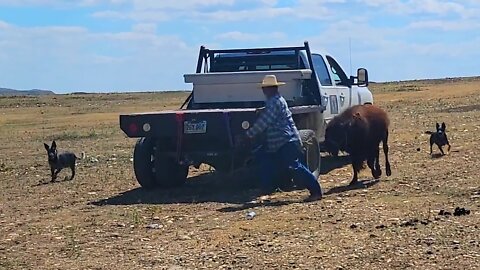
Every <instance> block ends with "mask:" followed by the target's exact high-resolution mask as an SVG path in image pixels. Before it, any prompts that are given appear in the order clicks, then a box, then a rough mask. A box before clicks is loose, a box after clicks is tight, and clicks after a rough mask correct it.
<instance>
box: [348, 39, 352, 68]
mask: <svg viewBox="0 0 480 270" xmlns="http://www.w3.org/2000/svg"><path fill="white" fill-rule="evenodd" d="M348 50H349V55H350V76H352V39H351V38H350V37H348Z"/></svg>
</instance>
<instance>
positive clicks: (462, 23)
mask: <svg viewBox="0 0 480 270" xmlns="http://www.w3.org/2000/svg"><path fill="white" fill-rule="evenodd" d="M408 27H409V28H411V29H439V30H443V31H465V30H475V29H480V23H479V22H477V21H470V20H457V21H445V20H429V21H416V22H412V23H410V24H409V25H408Z"/></svg>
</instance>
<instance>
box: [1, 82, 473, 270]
mask: <svg viewBox="0 0 480 270" xmlns="http://www.w3.org/2000/svg"><path fill="white" fill-rule="evenodd" d="M372 88H373V90H374V91H375V101H376V103H377V104H378V105H379V106H381V107H382V108H384V109H386V110H387V111H388V113H389V115H390V118H391V122H392V126H391V137H390V153H391V163H392V166H393V176H391V177H384V176H382V178H381V180H380V181H377V182H375V181H372V178H371V176H370V175H369V174H368V172H367V171H364V172H363V174H362V177H361V179H362V180H363V181H364V182H365V183H364V184H365V185H363V186H357V187H355V188H353V189H352V188H348V187H346V185H348V182H349V181H350V179H351V168H350V166H348V165H345V162H344V161H345V158H344V157H343V158H342V157H340V158H339V159H337V160H332V159H331V158H328V157H325V158H324V160H323V162H324V165H325V168H327V167H328V168H327V169H324V171H325V172H324V174H323V175H322V176H321V179H320V181H321V184H322V186H323V188H324V190H325V192H326V195H325V198H324V199H323V200H322V201H318V202H313V203H303V202H302V199H303V198H304V197H305V196H307V192H306V191H292V192H284V193H277V194H275V195H273V196H271V197H270V198H269V199H268V200H266V201H258V199H257V198H255V196H254V193H253V192H252V190H251V188H250V187H251V184H249V183H248V179H242V177H228V176H224V175H218V174H215V173H213V174H211V173H209V168H208V167H204V168H201V169H200V170H191V172H190V179H189V181H188V182H187V184H186V185H185V186H183V187H181V188H177V189H173V190H168V191H167V190H165V191H161V190H160V191H152V192H147V191H143V190H142V189H140V188H139V185H138V184H137V183H136V180H135V179H134V175H133V170H132V162H131V158H132V150H133V145H134V142H135V141H134V140H132V139H128V138H125V136H124V135H123V134H122V132H121V131H120V129H119V127H118V114H119V113H120V112H126V113H128V112H140V111H150V110H152V111H154V110H163V109H172V108H177V107H178V105H179V104H181V102H182V101H183V99H184V98H185V97H186V94H185V93H173V94H170V93H168V94H165V93H164V94H117V95H113V94H112V95H106V94H105V95H99V94H96V95H61V96H47V97H35V98H33V97H29V98H20V97H16V98H0V138H1V141H2V144H1V145H0V269H212V268H213V269H248V268H253V269H397V268H399V269H478V265H479V264H480V234H479V226H480V180H479V177H478V165H479V164H480V158H479V155H478V153H479V152H480V147H479V138H480V135H479V134H480V122H479V121H478V119H479V118H480V110H478V104H480V96H479V92H480V80H478V79H472V80H447V81H443V82H438V81H435V82H432V83H428V81H427V82H409V83H408V89H407V90H406V91H402V89H401V83H398V84H391V83H390V84H385V85H383V84H375V85H372ZM411 89H414V90H415V91H412V90H411ZM437 121H438V122H445V123H446V124H447V133H448V135H449V139H450V141H451V143H452V152H451V153H450V154H448V155H446V156H444V157H438V156H436V158H431V157H430V155H429V145H428V135H425V134H424V132H425V131H426V130H432V129H433V128H434V127H435V122H437ZM53 138H57V139H58V140H57V143H58V146H59V148H60V149H69V150H72V151H74V152H76V153H77V154H79V153H81V152H82V151H84V152H86V154H87V157H86V159H85V160H82V161H80V162H79V166H78V172H77V176H76V178H75V180H74V181H59V182H57V183H53V184H44V183H46V182H48V181H49V168H48V164H47V160H46V154H45V150H44V148H43V142H47V141H48V140H50V139H53ZM417 148H418V149H417ZM417 150H419V151H417ZM434 150H435V151H438V150H437V149H434ZM382 162H383V156H382ZM336 164H337V165H338V164H341V165H343V166H335V165H336ZM336 167H339V168H336ZM66 176H69V172H68V171H63V172H62V173H61V174H60V177H59V179H63V177H66ZM237 178H238V179H237ZM252 200H257V201H253V202H252ZM455 207H464V208H467V209H468V210H470V211H471V212H470V214H468V215H461V216H454V215H448V213H447V215H445V214H444V215H439V212H440V210H444V212H445V211H447V212H450V213H452V214H453V212H454V208H455ZM248 211H254V212H255V213H256V216H255V217H254V218H253V219H247V218H246V213H247V212H248Z"/></svg>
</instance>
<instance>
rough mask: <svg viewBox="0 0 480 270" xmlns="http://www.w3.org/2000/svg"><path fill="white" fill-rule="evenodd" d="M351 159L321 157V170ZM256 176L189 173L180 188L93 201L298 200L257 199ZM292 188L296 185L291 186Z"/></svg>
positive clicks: (243, 204) (248, 203)
mask: <svg viewBox="0 0 480 270" xmlns="http://www.w3.org/2000/svg"><path fill="white" fill-rule="evenodd" d="M349 163H350V159H349V157H348V156H339V157H331V156H326V157H323V158H322V170H321V174H323V175H324V174H327V173H329V172H330V171H332V170H334V169H337V168H341V167H343V166H345V165H348V164H349ZM376 183H378V181H370V182H369V181H366V182H359V183H358V184H357V185H353V186H344V187H337V188H333V189H330V190H329V191H328V192H327V193H325V195H329V194H334V193H340V192H345V191H349V190H354V189H363V188H368V187H370V186H372V185H374V184H376ZM255 186H256V183H255V180H253V178H252V177H251V176H248V173H246V172H237V173H236V174H234V175H229V174H222V173H217V172H213V173H205V174H201V175H198V176H193V177H190V178H189V179H188V181H187V183H186V184H185V185H184V186H182V187H179V188H173V189H163V190H162V189H158V190H145V189H142V188H135V189H132V190H129V191H126V192H123V193H120V194H118V195H115V196H113V197H110V198H107V199H103V200H100V201H94V202H91V203H90V204H93V205H97V206H104V205H137V204H192V203H207V202H217V203H228V204H237V205H238V206H235V207H226V208H222V209H220V210H219V211H222V212H233V211H241V210H244V209H248V208H252V207H256V206H260V205H261V206H282V205H287V204H291V203H298V202H299V201H281V202H277V201H275V202H269V201H266V202H256V201H255V199H256V198H257V197H258V196H259V191H258V189H256V188H255ZM292 190H293V189H292Z"/></svg>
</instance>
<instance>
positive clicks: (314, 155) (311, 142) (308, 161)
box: [299, 129, 321, 177]
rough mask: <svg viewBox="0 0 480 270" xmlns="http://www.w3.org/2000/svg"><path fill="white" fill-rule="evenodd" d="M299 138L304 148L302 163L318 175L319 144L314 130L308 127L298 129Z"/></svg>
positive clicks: (319, 162) (319, 160) (319, 161)
mask: <svg viewBox="0 0 480 270" xmlns="http://www.w3.org/2000/svg"><path fill="white" fill-rule="evenodd" d="M299 133H300V139H301V140H302V145H303V149H304V156H303V160H302V161H303V164H304V165H306V166H307V168H308V169H310V171H311V172H312V173H313V175H315V177H318V176H319V175H320V164H321V156H320V146H319V144H318V140H317V137H316V136H315V132H314V131H313V130H310V129H304V130H299Z"/></svg>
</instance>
